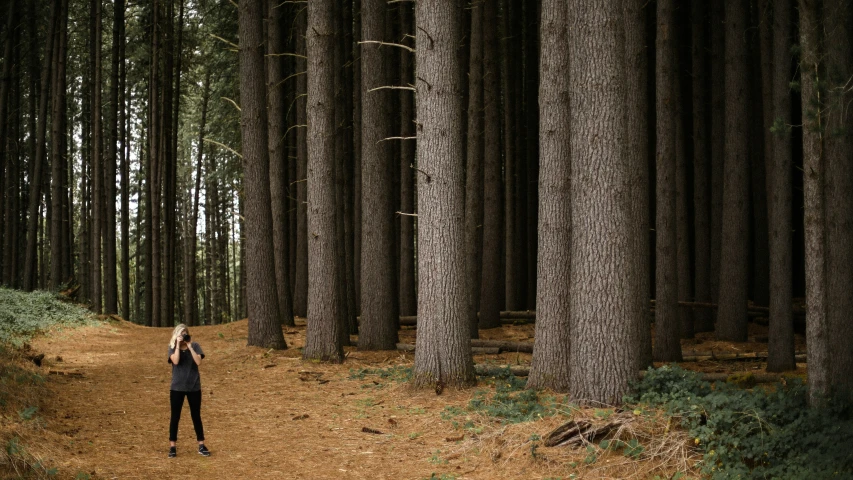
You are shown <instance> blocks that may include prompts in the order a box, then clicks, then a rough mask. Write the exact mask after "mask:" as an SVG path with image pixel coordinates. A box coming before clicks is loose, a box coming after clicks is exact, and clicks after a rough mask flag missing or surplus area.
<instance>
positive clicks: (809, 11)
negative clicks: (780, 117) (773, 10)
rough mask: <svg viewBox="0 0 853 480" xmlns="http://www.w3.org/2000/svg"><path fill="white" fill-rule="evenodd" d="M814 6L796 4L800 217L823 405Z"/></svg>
mask: <svg viewBox="0 0 853 480" xmlns="http://www.w3.org/2000/svg"><path fill="white" fill-rule="evenodd" d="M817 5H818V2H817V1H816V0H800V1H799V7H800V8H799V11H800V46H801V48H802V54H801V55H802V69H801V71H802V78H801V82H800V83H801V85H802V90H801V91H802V98H803V197H804V203H803V211H804V215H805V247H806V248H805V256H806V301H807V309H808V310H807V313H806V315H807V321H806V341H807V342H808V345H809V362H808V382H809V398H810V400H811V402H812V403H813V404H820V403H822V401H823V399H824V398H825V396H826V395H827V394H828V393H829V392H830V381H831V375H830V363H829V361H830V360H829V354H830V349H829V345H830V341H831V340H830V338H829V335H830V333H831V332H830V331H829V325H828V322H827V278H826V256H827V255H826V227H825V225H826V223H825V221H826V220H825V219H826V201H825V200H824V181H825V180H824V178H825V175H826V171H825V169H826V165H825V161H824V158H823V143H824V139H823V133H822V132H823V131H824V128H825V127H824V119H823V115H824V113H823V111H822V103H823V101H824V100H823V99H822V98H821V96H822V95H821V92H820V89H819V88H818V85H819V83H818V82H821V83H822V82H823V72H822V71H821V70H822V69H821V65H820V58H821V51H820V44H821V38H820V32H821V30H822V29H821V28H820V18H819V13H818V12H819V10H818V6H817Z"/></svg>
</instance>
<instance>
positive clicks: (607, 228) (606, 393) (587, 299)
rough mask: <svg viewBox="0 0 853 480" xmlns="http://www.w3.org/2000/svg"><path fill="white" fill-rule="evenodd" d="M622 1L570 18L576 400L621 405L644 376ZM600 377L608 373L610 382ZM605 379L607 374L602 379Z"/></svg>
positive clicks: (598, 2) (593, 3)
mask: <svg viewBox="0 0 853 480" xmlns="http://www.w3.org/2000/svg"><path fill="white" fill-rule="evenodd" d="M621 6H622V4H621V2H618V1H616V0H573V1H572V3H571V5H570V10H569V13H570V15H569V18H570V20H569V22H570V23H569V32H577V31H581V30H582V31H584V32H589V33H588V34H586V35H572V34H570V35H569V58H571V65H570V68H569V78H570V79H571V82H570V87H569V88H570V98H571V108H572V117H571V150H572V151H571V159H572V166H571V169H572V176H573V177H572V194H571V196H572V203H571V208H572V225H573V226H574V228H573V229H572V250H571V258H572V268H571V273H570V278H571V290H570V292H571V310H570V316H571V326H570V330H571V332H572V348H571V372H570V375H571V380H572V397H573V398H575V399H582V400H583V401H586V402H605V403H614V402H619V401H620V400H621V398H622V395H623V394H625V392H627V391H628V383H629V381H631V380H632V379H634V378H635V377H636V375H637V370H636V366H637V363H638V362H637V359H636V353H637V351H638V350H637V349H636V348H634V347H632V346H631V343H632V342H636V341H637V339H636V338H634V335H633V333H634V331H635V328H636V327H635V324H636V322H637V320H636V319H635V318H632V315H635V314H636V312H632V308H631V305H633V304H634V300H633V299H632V298H631V294H632V293H633V292H631V291H630V290H628V289H626V288H624V286H625V285H629V284H630V282H631V279H630V277H629V276H630V275H631V272H630V269H631V262H632V261H633V260H632V259H630V258H628V257H627V255H625V253H624V252H626V251H627V250H628V248H629V245H630V243H631V242H632V240H631V238H632V237H633V235H635V234H636V232H633V231H631V226H632V221H631V214H632V211H631V206H630V204H629V202H628V199H627V198H626V197H625V196H624V193H623V192H627V191H630V190H629V182H630V180H631V173H630V171H629V169H630V164H629V161H628V157H627V155H626V151H627V149H626V147H625V140H626V132H627V119H626V116H625V115H624V104H625V93H626V88H625V78H626V72H625V70H626V68H625V43H624V42H625V36H624V23H623V13H622V9H621V8H620V7H621ZM602 372H606V373H605V374H602ZM602 375H603V376H602Z"/></svg>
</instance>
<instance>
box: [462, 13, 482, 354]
mask: <svg viewBox="0 0 853 480" xmlns="http://www.w3.org/2000/svg"><path fill="white" fill-rule="evenodd" d="M483 9H484V4H483V3H477V4H473V5H471V35H470V38H471V42H470V43H471V46H470V49H471V54H470V55H469V57H468V58H469V60H468V63H469V65H470V67H469V70H468V90H469V91H468V142H467V145H466V149H467V154H466V159H467V162H466V165H465V169H466V173H465V279H466V282H465V283H466V286H467V290H466V298H467V299H468V307H467V308H468V310H467V318H468V325H469V330H470V334H471V338H479V331H478V318H477V312H478V311H479V309H480V284H481V282H482V280H483V276H482V269H483V228H482V225H483V147H484V145H483Z"/></svg>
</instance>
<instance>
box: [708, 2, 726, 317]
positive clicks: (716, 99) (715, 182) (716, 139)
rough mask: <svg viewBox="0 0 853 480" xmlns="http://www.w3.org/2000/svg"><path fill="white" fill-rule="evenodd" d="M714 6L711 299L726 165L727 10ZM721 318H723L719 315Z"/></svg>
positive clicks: (715, 295)
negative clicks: (725, 19)
mask: <svg viewBox="0 0 853 480" xmlns="http://www.w3.org/2000/svg"><path fill="white" fill-rule="evenodd" d="M710 4H711V6H710V8H711V80H710V81H711V268H710V275H711V281H710V284H711V298H712V299H714V300H717V299H719V296H720V264H721V258H720V253H721V250H722V231H723V163H724V161H723V160H724V159H725V148H726V141H725V139H726V129H725V126H726V123H725V118H726V117H725V105H726V94H725V69H726V66H725V65H726V64H725V47H726V42H725V23H724V17H725V9H724V2H722V1H720V2H710ZM717 317H719V315H717Z"/></svg>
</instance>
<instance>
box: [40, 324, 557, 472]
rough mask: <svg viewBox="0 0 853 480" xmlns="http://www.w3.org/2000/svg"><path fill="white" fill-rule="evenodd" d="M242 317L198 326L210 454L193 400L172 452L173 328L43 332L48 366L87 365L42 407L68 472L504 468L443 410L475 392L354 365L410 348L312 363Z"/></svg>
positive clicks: (403, 358)
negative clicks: (276, 347) (196, 428)
mask: <svg viewBox="0 0 853 480" xmlns="http://www.w3.org/2000/svg"><path fill="white" fill-rule="evenodd" d="M246 328H247V324H246V322H245V321H243V322H237V323H233V324H228V325H222V326H209V327H196V328H193V329H191V330H192V332H191V333H192V335H193V338H194V340H196V341H198V342H199V343H200V344H201V345H202V347H203V348H204V350H205V353H206V354H207V358H206V359H205V360H204V363H203V364H202V366H201V377H202V390H203V401H202V418H203V421H204V427H205V434H206V436H207V445H208V447H209V448H210V450H211V451H212V452H213V455H212V456H211V457H209V458H203V457H200V456H199V455H198V454H197V453H196V452H195V435H194V433H193V428H192V422H191V420H190V418H189V412H188V407H185V409H184V412H183V415H182V418H181V424H180V429H179V434H178V458H177V459H169V458H167V456H166V454H167V451H168V441H167V440H168V423H169V400H168V399H169V383H170V378H171V377H170V366H169V365H168V363H167V361H166V356H167V353H166V351H167V343H168V340H169V336H170V333H171V329H165V328H160V329H154V328H144V327H139V326H136V325H133V324H130V323H127V322H110V323H109V324H108V325H106V326H103V327H99V328H82V329H77V330H65V331H61V332H55V333H53V334H51V335H49V336H47V337H43V338H40V339H38V340H36V341H35V342H34V343H33V348H34V349H36V350H38V351H43V352H45V353H46V354H47V358H48V359H50V362H48V365H47V368H50V369H52V370H55V371H61V372H76V373H80V374H82V376H69V375H50V376H49V377H50V379H51V382H50V385H51V386H50V389H51V391H52V398H50V399H48V400H47V406H46V408H45V409H44V411H43V412H42V416H43V417H44V418H45V419H46V421H47V424H48V430H49V431H50V432H53V433H51V435H52V438H53V441H54V443H56V444H57V446H56V456H57V457H58V458H56V461H57V463H58V465H57V466H58V467H59V468H60V471H61V472H87V473H89V474H92V473H93V472H94V475H92V478H121V479H127V478H141V479H150V478H212V479H219V478H293V479H296V478H299V479H332V478H352V479H360V478H365V479H367V478H370V479H402V478H416V479H420V478H429V477H430V475H431V474H432V473H434V472H437V475H438V476H440V475H441V474H442V472H449V473H451V474H453V475H455V476H457V477H458V478H498V477H495V476H494V474H495V470H494V468H495V467H498V468H500V467H501V465H500V464H501V463H503V462H499V463H498V464H496V465H495V464H494V462H491V461H489V460H488V459H486V462H485V463H484V464H482V465H481V463H483V462H482V461H481V460H479V459H477V458H475V457H470V456H463V455H456V456H454V455H453V451H454V450H455V449H458V448H459V447H458V446H459V444H461V443H465V442H464V441H460V440H459V439H458V438H456V439H454V438H451V440H452V442H448V441H447V439H448V437H459V435H460V434H459V432H458V431H456V430H454V428H453V427H452V426H451V425H449V423H448V422H441V420H440V413H441V411H442V410H443V409H444V408H445V407H446V406H448V405H457V406H464V405H465V404H466V403H467V400H468V399H469V398H470V396H471V392H454V391H449V392H445V393H444V394H443V395H442V396H441V397H436V395H435V393H433V392H413V391H411V390H409V389H408V388H407V387H406V386H405V384H404V383H395V382H388V381H384V380H383V381H379V382H377V381H374V380H371V379H370V377H368V379H364V378H362V379H351V378H350V377H351V376H352V372H351V369H359V368H365V367H374V368H378V367H388V366H391V365H392V364H398V363H403V364H411V361H412V358H413V357H412V354H410V353H409V354H405V355H404V354H401V353H397V352H381V353H364V352H354V351H353V352H350V353H349V357H348V359H347V362H346V364H345V365H320V364H311V363H304V362H302V360H300V359H299V355H300V352H299V351H298V350H296V349H295V348H291V349H290V350H287V351H284V352H267V351H265V350H263V349H259V348H249V347H246V346H245V343H246ZM286 332H287V334H286V338H287V340H288V344H290V345H291V346H301V344H302V341H303V339H304V327H297V328H293V329H287V330H286ZM524 335H526V334H522V335H521V336H522V337H523V336H524ZM504 355H506V354H504ZM57 356H58V357H61V358H62V360H61V361H57V360H56V357H57ZM491 357H494V359H495V360H496V361H506V359H498V358H497V356H491ZM383 382H387V383H383ZM363 427H368V428H372V429H375V430H379V431H381V432H382V434H370V433H364V432H362V428H363ZM50 432H49V433H50ZM447 457H450V458H449V459H448V458H447ZM513 470H514V472H513ZM531 473H532V472H530V471H529V470H528V469H527V468H526V466H523V465H522V466H519V468H512V469H510V471H503V473H502V474H499V477H500V478H537V477H540V475H535V476H533V477H531V476H529V475H530V474H531ZM72 475H73V473H72ZM446 478H450V477H446Z"/></svg>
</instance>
